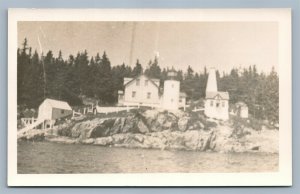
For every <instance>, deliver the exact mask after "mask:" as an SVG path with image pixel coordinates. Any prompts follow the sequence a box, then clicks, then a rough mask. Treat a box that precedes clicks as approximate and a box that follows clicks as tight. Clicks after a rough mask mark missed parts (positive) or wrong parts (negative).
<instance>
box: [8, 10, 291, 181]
mask: <svg viewBox="0 0 300 194" xmlns="http://www.w3.org/2000/svg"><path fill="white" fill-rule="evenodd" d="M8 14H9V21H8V30H9V32H8V34H9V37H8V185H9V186H289V185H291V184H292V151H291V150H292V148H291V145H292V138H291V137H292V125H291V123H292V112H291V110H292V108H291V105H292V104H291V103H292V101H291V96H292V87H291V80H292V79H291V75H292V74H291V69H292V64H291V10H290V9H205V10H204V9H168V10H167V9H10V10H9V13H8Z"/></svg>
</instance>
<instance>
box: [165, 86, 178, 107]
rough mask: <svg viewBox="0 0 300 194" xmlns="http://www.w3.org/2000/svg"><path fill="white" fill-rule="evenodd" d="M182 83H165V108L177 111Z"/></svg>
mask: <svg viewBox="0 0 300 194" xmlns="http://www.w3.org/2000/svg"><path fill="white" fill-rule="evenodd" d="M179 93H180V82H179V81H176V80H166V81H165V82H164V97H163V108H164V109H167V110H168V109H169V110H177V109H178V107H179Z"/></svg>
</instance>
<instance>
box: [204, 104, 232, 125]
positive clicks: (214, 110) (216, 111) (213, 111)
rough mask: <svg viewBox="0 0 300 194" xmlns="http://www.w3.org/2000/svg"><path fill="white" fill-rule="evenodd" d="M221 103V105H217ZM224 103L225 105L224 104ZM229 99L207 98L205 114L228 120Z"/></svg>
mask: <svg viewBox="0 0 300 194" xmlns="http://www.w3.org/2000/svg"><path fill="white" fill-rule="evenodd" d="M217 103H219V107H216V106H217ZM223 105H224V106H223ZM228 108H229V106H228V100H215V99H206V100H205V110H204V112H205V115H206V116H207V117H210V118H215V119H221V120H228V118H229V115H228Z"/></svg>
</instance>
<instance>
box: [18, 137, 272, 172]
mask: <svg viewBox="0 0 300 194" xmlns="http://www.w3.org/2000/svg"><path fill="white" fill-rule="evenodd" d="M274 171H278V154H266V153H259V152H257V153H216V152H199V151H178V150H155V149H129V148H118V147H102V146H95V145H81V144H59V143H49V142H20V143H18V173H21V174H40V173H47V174H49V173H55V174H59V173H64V174H66V173H163V172H171V173H172V172H173V173H175V172H183V173H190V172H193V173H205V172H274Z"/></svg>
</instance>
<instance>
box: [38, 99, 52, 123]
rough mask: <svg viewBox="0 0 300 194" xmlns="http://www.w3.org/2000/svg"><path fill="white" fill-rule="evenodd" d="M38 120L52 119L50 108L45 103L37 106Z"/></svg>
mask: <svg viewBox="0 0 300 194" xmlns="http://www.w3.org/2000/svg"><path fill="white" fill-rule="evenodd" d="M38 119H42V120H44V119H52V107H51V105H50V104H49V103H47V102H46V101H44V102H43V103H42V104H41V105H40V106H39V113H38Z"/></svg>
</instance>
